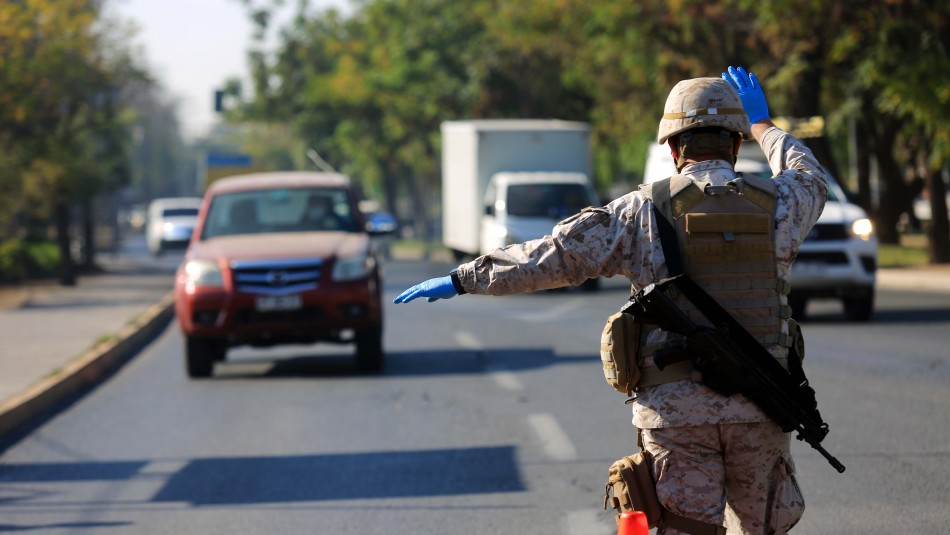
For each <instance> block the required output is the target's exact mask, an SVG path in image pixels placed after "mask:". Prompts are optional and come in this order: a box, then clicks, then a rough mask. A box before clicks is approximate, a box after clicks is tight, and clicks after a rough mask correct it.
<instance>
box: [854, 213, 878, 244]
mask: <svg viewBox="0 0 950 535" xmlns="http://www.w3.org/2000/svg"><path fill="white" fill-rule="evenodd" d="M851 233H852V234H854V235H855V236H857V237H858V238H861V239H862V240H864V241H868V240H870V239H871V236H873V235H874V225H873V224H872V223H871V220H870V219H867V218H861V219H858V220H857V221H855V222H854V223H851Z"/></svg>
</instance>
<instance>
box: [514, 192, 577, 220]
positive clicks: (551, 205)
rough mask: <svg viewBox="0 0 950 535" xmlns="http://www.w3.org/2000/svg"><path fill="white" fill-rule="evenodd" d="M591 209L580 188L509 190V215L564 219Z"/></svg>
mask: <svg viewBox="0 0 950 535" xmlns="http://www.w3.org/2000/svg"><path fill="white" fill-rule="evenodd" d="M589 205H590V200H589V199H588V198H587V190H585V189H584V186H582V185H580V184H514V185H511V186H508V202H507V208H508V215H513V216H521V217H550V218H553V219H563V218H565V217H568V216H570V215H574V214H576V213H577V212H580V211H581V210H582V209H584V208H587V207H588V206H589Z"/></svg>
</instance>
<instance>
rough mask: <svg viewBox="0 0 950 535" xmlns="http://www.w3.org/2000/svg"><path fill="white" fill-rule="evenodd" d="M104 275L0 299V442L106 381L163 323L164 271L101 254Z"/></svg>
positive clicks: (168, 280)
mask: <svg viewBox="0 0 950 535" xmlns="http://www.w3.org/2000/svg"><path fill="white" fill-rule="evenodd" d="M97 260H98V262H99V265H100V266H101V267H102V268H104V273H99V274H94V275H85V276H80V277H79V279H78V283H77V285H76V286H73V287H64V286H59V285H57V284H55V283H43V284H38V285H32V286H31V287H29V288H25V289H19V290H14V289H5V290H3V292H2V295H0V340H2V341H3V342H2V344H0V437H2V436H3V435H4V434H6V433H7V432H8V431H11V430H12V429H14V428H16V427H17V426H19V425H20V424H23V423H25V422H27V421H28V420H29V419H30V418H31V417H33V416H34V415H37V414H40V413H42V412H43V411H45V410H47V409H49V408H50V407H53V406H55V405H56V403H58V402H60V401H61V400H63V399H65V398H68V397H69V396H71V395H74V394H76V393H77V392H79V391H81V390H82V389H83V388H86V387H88V386H90V385H93V384H95V383H96V382H97V381H99V380H100V379H102V378H103V377H105V376H107V375H108V374H109V373H110V372H112V371H113V370H114V369H115V368H116V367H117V366H118V365H120V364H121V363H122V362H124V361H125V360H127V359H128V358H129V357H131V356H132V355H134V354H135V352H137V351H138V350H139V349H140V348H141V346H142V344H143V343H144V342H145V341H147V340H148V339H150V338H151V337H152V336H154V335H155V334H156V333H157V332H159V331H160V330H161V329H162V328H164V327H165V325H167V323H168V320H170V319H171V317H172V314H173V310H172V304H173V297H172V293H171V291H172V287H173V283H174V273H173V272H172V271H171V270H170V269H169V268H168V267H167V266H156V265H154V264H149V263H148V261H149V260H150V259H148V258H146V257H142V258H141V259H140V260H138V263H136V262H135V261H133V260H130V259H129V258H128V257H122V256H112V255H102V256H101V257H100V258H98V259H97Z"/></svg>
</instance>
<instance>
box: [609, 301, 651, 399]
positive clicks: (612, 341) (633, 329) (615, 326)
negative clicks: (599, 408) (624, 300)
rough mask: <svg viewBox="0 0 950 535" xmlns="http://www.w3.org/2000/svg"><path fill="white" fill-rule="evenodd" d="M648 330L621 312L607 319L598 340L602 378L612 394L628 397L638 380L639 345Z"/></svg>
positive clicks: (643, 324)
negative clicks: (611, 389) (613, 392)
mask: <svg viewBox="0 0 950 535" xmlns="http://www.w3.org/2000/svg"><path fill="white" fill-rule="evenodd" d="M648 331H649V328H648V326H647V325H646V324H645V323H643V322H640V321H638V320H637V318H635V317H634V316H633V315H631V314H628V313H625V312H623V311H621V312H617V313H616V314H614V315H613V316H610V317H609V318H607V324H606V325H604V332H603V334H602V335H601V338H600V360H601V364H603V367H604V378H605V379H606V380H607V384H609V385H610V386H612V387H613V388H614V390H616V391H618V392H620V393H623V394H626V395H628V396H629V395H631V393H632V392H633V389H634V388H635V387H636V386H637V382H638V381H639V380H640V365H639V363H638V360H637V359H638V358H639V355H640V341H641V338H642V336H644V334H645V333H646V332H648Z"/></svg>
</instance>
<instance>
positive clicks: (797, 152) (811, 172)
mask: <svg viewBox="0 0 950 535" xmlns="http://www.w3.org/2000/svg"><path fill="white" fill-rule="evenodd" d="M762 151H763V152H764V153H765V154H766V155H767V156H768V159H769V166H770V167H771V168H772V172H773V173H774V174H775V178H774V180H775V185H776V196H777V197H778V206H777V208H776V213H775V223H776V227H777V246H778V253H779V262H782V263H786V264H790V263H791V262H792V260H793V259H794V258H795V255H797V254H798V247H799V245H800V244H801V242H802V241H804V239H805V236H806V235H807V234H808V231H810V230H811V228H812V227H813V226H814V225H815V222H817V221H818V217H819V216H821V211H822V210H823V209H824V207H825V201H827V200H828V185H827V183H826V182H825V171H824V168H822V166H821V164H819V163H818V160H817V159H815V156H814V154H812V152H811V150H810V149H809V148H808V147H806V146H805V144H804V143H802V142H801V141H800V140H799V139H797V138H795V137H794V136H792V135H790V134H788V133H787V132H785V131H783V130H782V129H780V128H778V127H772V128H769V129H768V130H766V132H765V134H764V135H763V136H762Z"/></svg>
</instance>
